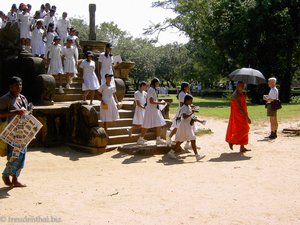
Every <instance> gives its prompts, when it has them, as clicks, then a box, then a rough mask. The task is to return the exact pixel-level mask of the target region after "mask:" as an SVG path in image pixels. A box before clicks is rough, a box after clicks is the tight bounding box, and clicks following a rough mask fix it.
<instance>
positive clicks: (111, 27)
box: [96, 22, 129, 45]
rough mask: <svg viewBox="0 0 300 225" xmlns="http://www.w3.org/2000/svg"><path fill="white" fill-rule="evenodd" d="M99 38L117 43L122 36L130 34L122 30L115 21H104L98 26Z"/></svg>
mask: <svg viewBox="0 0 300 225" xmlns="http://www.w3.org/2000/svg"><path fill="white" fill-rule="evenodd" d="M96 36H97V40H101V41H107V42H110V43H111V44H112V45H116V44H117V43H118V40H119V39H120V38H123V37H126V36H129V34H128V33H127V32H126V31H122V30H121V29H120V28H119V27H118V25H117V24H115V23H114V22H109V23H108V22H104V23H101V24H100V25H99V26H97V27H96Z"/></svg>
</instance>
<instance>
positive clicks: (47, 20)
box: [44, 14, 57, 30]
mask: <svg viewBox="0 0 300 225" xmlns="http://www.w3.org/2000/svg"><path fill="white" fill-rule="evenodd" d="M50 23H53V24H54V28H53V30H55V29H56V25H57V20H56V17H55V16H52V17H51V16H50V14H49V15H47V16H45V18H44V26H45V27H46V28H48V26H49V24H50Z"/></svg>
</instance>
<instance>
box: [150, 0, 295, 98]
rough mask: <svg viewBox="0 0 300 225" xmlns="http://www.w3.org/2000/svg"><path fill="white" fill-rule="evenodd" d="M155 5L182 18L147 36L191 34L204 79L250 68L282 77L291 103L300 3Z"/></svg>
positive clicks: (171, 1)
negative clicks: (172, 32) (173, 30)
mask: <svg viewBox="0 0 300 225" xmlns="http://www.w3.org/2000/svg"><path fill="white" fill-rule="evenodd" d="M153 6H154V7H163V8H166V9H171V10H173V11H175V12H176V13H177V14H178V16H177V17H176V18H174V19H167V20H166V21H164V23H161V24H158V25H153V26H152V27H150V29H149V30H148V33H151V32H152V33H153V32H155V31H157V30H164V29H166V28H167V27H168V26H175V27H177V28H179V29H181V30H182V31H183V32H185V33H187V34H188V35H189V37H190V39H191V42H192V44H191V47H192V49H191V50H192V51H193V57H194V59H195V61H197V62H198V69H200V72H201V75H200V76H206V77H211V78H215V79H218V78H219V77H220V76H227V75H228V74H229V73H230V72H231V71H232V70H234V69H236V68H239V67H248V66H251V67H253V68H256V69H259V70H261V71H262V72H263V73H264V74H265V76H266V77H267V78H268V77H270V76H276V77H278V78H279V84H280V92H281V98H282V100H283V101H284V102H288V101H289V99H290V88H291V80H292V78H293V76H294V74H295V72H296V70H299V61H297V55H298V56H299V40H300V38H299V37H300V25H299V23H300V1H298V0H293V1H289V0H285V1H281V0H242V1H235V0H211V1H204V0H189V1H182V0H165V1H157V2H154V3H153ZM195 46H196V47H195ZM213 80H214V79H213Z"/></svg>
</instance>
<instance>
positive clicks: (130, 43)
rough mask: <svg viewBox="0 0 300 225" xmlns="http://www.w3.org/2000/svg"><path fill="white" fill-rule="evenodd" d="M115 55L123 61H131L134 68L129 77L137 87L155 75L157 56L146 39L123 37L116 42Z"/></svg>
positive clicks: (153, 47) (152, 46) (151, 44)
mask: <svg viewBox="0 0 300 225" xmlns="http://www.w3.org/2000/svg"><path fill="white" fill-rule="evenodd" d="M114 53H115V54H119V55H121V56H122V58H123V60H125V61H132V62H134V63H135V67H134V68H133V69H132V70H131V71H130V73H129V76H130V78H131V79H132V80H133V82H134V84H135V86H136V87H137V86H138V84H139V82H140V81H142V80H146V81H147V80H149V79H150V78H151V77H153V76H154V74H155V67H156V62H157V55H156V50H155V46H154V45H153V43H152V42H151V41H149V40H148V39H143V38H135V39H134V38H132V37H130V36H129V37H123V38H120V39H119V40H118V44H117V45H116V47H115V49H114Z"/></svg>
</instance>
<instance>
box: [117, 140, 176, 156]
mask: <svg viewBox="0 0 300 225" xmlns="http://www.w3.org/2000/svg"><path fill="white" fill-rule="evenodd" d="M170 150H171V147H169V146H167V145H158V146H157V145H156V141H147V142H146V144H145V145H138V144H136V143H133V144H125V145H121V146H120V147H119V148H118V151H119V152H123V153H126V154H128V155H162V154H167V153H168V152H169V151H170Z"/></svg>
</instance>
